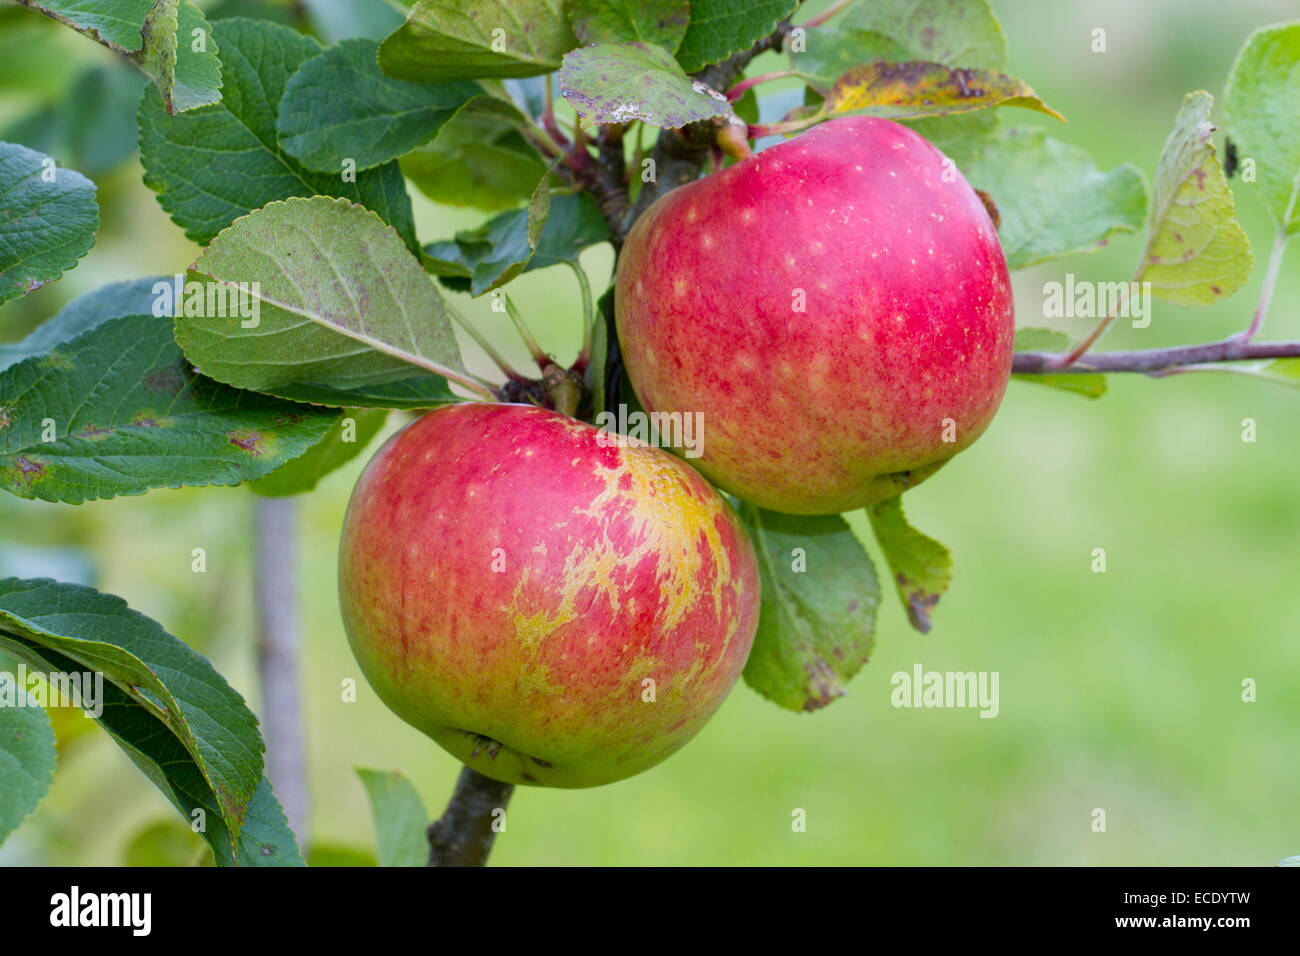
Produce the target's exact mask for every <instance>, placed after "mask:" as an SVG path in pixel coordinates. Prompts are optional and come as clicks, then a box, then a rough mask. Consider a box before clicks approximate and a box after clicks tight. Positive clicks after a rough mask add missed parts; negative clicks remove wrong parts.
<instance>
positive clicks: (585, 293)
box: [568, 261, 596, 369]
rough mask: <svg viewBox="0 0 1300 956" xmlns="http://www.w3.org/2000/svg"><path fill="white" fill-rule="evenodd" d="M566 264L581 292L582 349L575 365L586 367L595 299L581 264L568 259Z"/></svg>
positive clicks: (593, 327) (594, 322)
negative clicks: (575, 278) (576, 280)
mask: <svg viewBox="0 0 1300 956" xmlns="http://www.w3.org/2000/svg"><path fill="white" fill-rule="evenodd" d="M568 265H569V267H570V268H571V269H573V274H574V276H576V277H577V279H578V289H579V290H580V291H581V292H582V351H581V352H580V353H579V354H578V361H577V362H576V363H575V366H576V365H579V364H580V365H581V366H582V368H583V369H586V367H587V362H588V360H589V359H590V358H591V345H592V340H593V338H594V337H595V335H596V300H595V299H594V298H593V297H592V295H591V282H590V281H589V280H588V279H587V273H586V270H584V269H583V268H582V264H581V263H579V262H577V261H570V262H569V263H568Z"/></svg>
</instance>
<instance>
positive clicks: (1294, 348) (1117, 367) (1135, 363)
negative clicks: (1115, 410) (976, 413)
mask: <svg viewBox="0 0 1300 956" xmlns="http://www.w3.org/2000/svg"><path fill="white" fill-rule="evenodd" d="M1297 357H1300V342H1259V343H1255V342H1246V341H1244V340H1242V339H1224V340H1223V341H1221V342H1208V343H1206V344H1204V345H1179V346H1175V347H1173V348H1167V349H1142V350H1138V351H1133V352H1095V353H1094V352H1090V353H1088V354H1086V355H1084V356H1083V357H1082V358H1080V359H1079V360H1078V361H1076V362H1074V363H1073V364H1072V365H1067V366H1066V367H1065V368H1057V367H1056V365H1055V363H1056V362H1057V361H1058V360H1059V359H1060V355H1057V354H1054V353H1051V352H1017V353H1016V357H1015V359H1014V360H1013V362H1012V364H1011V371H1013V372H1019V373H1022V374H1029V375H1071V374H1078V373H1080V372H1141V373H1143V374H1145V375H1167V374H1169V373H1171V372H1176V371H1179V370H1180V369H1190V368H1195V367H1196V366H1198V365H1210V364H1215V363H1218V362H1252V361H1259V360H1261V359H1275V358H1297Z"/></svg>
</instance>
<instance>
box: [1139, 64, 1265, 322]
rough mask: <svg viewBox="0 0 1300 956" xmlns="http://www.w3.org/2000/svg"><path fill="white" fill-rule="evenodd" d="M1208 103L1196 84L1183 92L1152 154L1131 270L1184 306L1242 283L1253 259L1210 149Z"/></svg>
mask: <svg viewBox="0 0 1300 956" xmlns="http://www.w3.org/2000/svg"><path fill="white" fill-rule="evenodd" d="M1213 104H1214V97H1212V96H1210V94H1209V93H1206V92H1205V91H1204V90H1198V91H1197V92H1195V93H1188V94H1187V96H1186V97H1185V98H1184V99H1183V107H1182V109H1181V110H1179V112H1178V119H1177V120H1176V121H1175V123H1174V130H1173V132H1172V133H1170V134H1169V139H1167V140H1166V141H1165V148H1164V152H1163V153H1161V155H1160V166H1159V168H1158V169H1157V170H1156V181H1155V185H1154V186H1153V187H1152V189H1151V221H1150V224H1149V225H1148V227H1147V229H1148V238H1147V245H1146V249H1145V250H1143V253H1142V260H1141V262H1140V263H1139V264H1138V272H1137V276H1136V277H1135V278H1136V279H1138V280H1139V281H1143V282H1150V283H1151V292H1152V294H1153V295H1155V296H1156V297H1158V298H1161V299H1164V300H1166V301H1168V302H1172V303H1174V304H1175V305H1181V306H1184V307H1193V306H1206V305H1212V304H1213V303H1215V302H1217V301H1219V300H1220V299H1226V298H1227V297H1228V296H1230V295H1232V294H1233V293H1234V292H1236V291H1237V290H1238V289H1240V288H1241V287H1242V286H1243V285H1245V283H1246V279H1247V278H1249V277H1250V270H1251V267H1252V266H1253V265H1254V264H1255V257H1254V255H1253V254H1252V253H1251V251H1250V240H1249V239H1248V238H1246V233H1245V232H1244V231H1243V230H1242V228H1241V225H1240V224H1239V223H1238V222H1237V217H1236V211H1235V209H1234V207H1233V202H1232V192H1231V191H1230V190H1229V189H1228V181H1227V180H1226V179H1225V178H1224V176H1223V169H1222V168H1221V167H1220V166H1219V159H1218V156H1216V155H1215V152H1214V142H1213V140H1212V139H1211V137H1212V135H1213V133H1214V127H1213V126H1212V125H1210V107H1211V106H1212V105H1213Z"/></svg>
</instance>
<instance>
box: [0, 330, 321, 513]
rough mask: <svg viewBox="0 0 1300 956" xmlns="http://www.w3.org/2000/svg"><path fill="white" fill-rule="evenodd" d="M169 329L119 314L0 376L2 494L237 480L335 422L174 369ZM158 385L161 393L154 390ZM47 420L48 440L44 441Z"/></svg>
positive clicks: (264, 468) (63, 497)
mask: <svg viewBox="0 0 1300 956" xmlns="http://www.w3.org/2000/svg"><path fill="white" fill-rule="evenodd" d="M171 328H172V320H171V319H170V318H167V317H165V316H163V317H158V316H153V315H127V316H119V317H118V318H114V319H110V320H108V321H106V322H101V323H99V324H98V325H94V326H92V327H90V328H88V329H86V330H85V331H83V332H81V333H80V334H78V335H76V336H74V337H73V338H71V339H69V340H67V341H62V342H56V343H55V344H54V345H52V346H50V347H48V349H47V350H45V351H35V352H34V354H31V355H29V356H28V357H27V358H25V359H23V360H22V361H19V362H17V363H15V364H14V365H12V366H10V367H8V368H6V369H4V370H3V371H0V407H3V408H4V409H5V412H4V415H5V417H6V419H8V424H7V426H6V427H4V428H2V429H0V488H5V489H7V490H8V491H11V492H13V493H14V494H17V495H19V496H21V497H24V498H42V499H44V500H46V501H66V502H72V503H80V502H82V501H87V500H90V499H95V498H111V497H114V496H115V495H138V494H142V493H144V492H145V491H147V490H148V489H150V488H161V487H171V488H175V487H179V486H180V485H183V484H184V485H214V484H221V485H233V484H238V483H239V482H242V481H251V480H253V479H256V478H260V477H262V476H263V475H266V474H268V473H269V472H271V471H274V470H275V469H276V468H278V467H280V466H281V465H283V464H284V463H285V462H287V461H290V460H291V459H293V458H295V457H297V456H298V455H301V454H303V453H304V452H306V451H307V450H308V449H309V448H311V447H312V446H313V445H315V444H316V443H317V442H319V441H320V440H321V439H322V438H324V437H325V434H326V433H327V432H328V431H329V429H330V427H331V426H332V425H333V423H334V422H335V421H336V420H337V417H338V412H336V411H334V410H332V409H331V410H324V409H317V408H312V407H310V406H307V405H299V404H295V403H292V402H286V401H282V400H280V399H275V398H270V397H268V396H265V395H259V394H257V393H255V392H246V391H241V390H239V389H235V388H230V387H229V386H226V385H221V384H219V383H217V382H214V381H212V380H211V379H209V378H205V377H204V376H202V375H198V374H196V373H195V372H193V371H192V370H191V369H190V368H189V367H188V366H185V365H183V364H182V356H181V351H180V348H179V347H178V346H177V345H176V342H175V340H174V339H173V338H172V331H171ZM53 335H54V333H51V336H52V337H53ZM161 383H166V384H167V386H168V387H167V388H166V389H163V390H160V389H159V388H157V387H155V386H158V385H159V384H161ZM46 419H51V420H53V422H54V427H55V434H54V438H55V440H54V441H46V440H45V438H46V437H47V434H46V426H45V424H44V423H45V420H46ZM241 443H242V444H241Z"/></svg>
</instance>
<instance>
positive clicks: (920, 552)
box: [867, 496, 952, 634]
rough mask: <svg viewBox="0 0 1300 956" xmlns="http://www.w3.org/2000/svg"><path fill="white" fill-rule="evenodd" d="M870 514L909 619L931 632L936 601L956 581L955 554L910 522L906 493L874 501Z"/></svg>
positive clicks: (868, 514)
mask: <svg viewBox="0 0 1300 956" xmlns="http://www.w3.org/2000/svg"><path fill="white" fill-rule="evenodd" d="M867 516H868V517H869V518H870V519H871V528H872V530H873V531H874V532H875V534H876V541H877V542H878V543H879V544H880V549H881V550H882V551H884V552H885V560H886V561H887V562H888V563H889V570H890V572H891V573H892V574H893V577H894V583H895V584H896V585H897V586H898V596H899V597H900V598H901V599H902V601H903V610H905V611H906V612H907V619H908V620H909V621H910V622H911V624H912V627H914V628H916V629H917V630H918V631H920V632H921V633H922V634H926V633H928V632H929V630H930V623H931V622H930V617H931V615H932V614H933V613H934V608H935V605H937V604H938V603H939V598H941V597H942V596H943V594H944V592H945V591H947V590H948V585H949V583H950V582H951V581H952V555H951V554H949V553H948V549H947V548H945V547H944V546H943V545H942V544H940V543H939V542H938V541H935V540H934V539H933V538H929V537H926V536H925V535H923V534H922V533H921V532H919V531H917V530H916V529H915V528H913V527H912V526H911V525H910V524H908V523H907V518H906V517H904V515H903V502H902V496H899V497H896V498H890V499H889V500H888V501H882V502H881V503H880V504H878V505H872V506H871V507H870V508H868V509H867Z"/></svg>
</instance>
